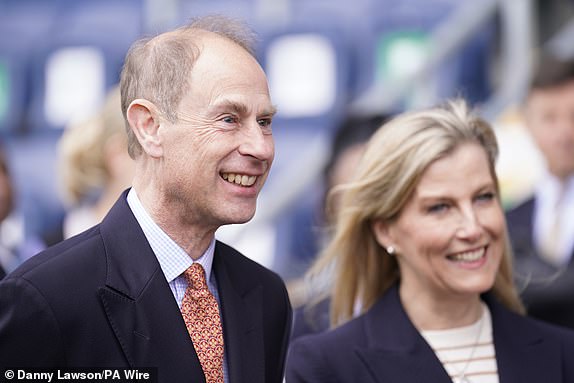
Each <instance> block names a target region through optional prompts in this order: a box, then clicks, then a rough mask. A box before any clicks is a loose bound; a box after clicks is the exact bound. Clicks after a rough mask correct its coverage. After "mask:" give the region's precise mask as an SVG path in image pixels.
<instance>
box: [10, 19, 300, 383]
mask: <svg viewBox="0 0 574 383" xmlns="http://www.w3.org/2000/svg"><path fill="white" fill-rule="evenodd" d="M251 41H252V33H251V32H250V31H249V30H248V29H247V28H245V26H244V25H243V24H240V23H237V22H235V21H233V20H229V19H226V18H221V17H207V18H202V19H198V20H196V21H194V22H193V23H191V24H190V25H188V26H186V27H182V28H180V29H177V30H175V31H170V32H167V33H164V34H161V35H159V36H156V37H154V38H152V39H146V40H141V41H138V42H136V43H135V44H134V45H133V46H132V48H131V49H130V51H129V52H128V55H127V57H126V61H125V64H124V69H123V71H122V76H121V91H122V110H123V112H124V115H125V117H126V121H127V127H128V129H127V132H128V151H129V153H130V156H131V157H132V158H133V159H134V160H135V164H136V171H135V177H134V180H133V188H131V189H129V190H127V191H126V192H125V193H124V194H123V195H121V196H120V198H119V200H118V201H117V203H116V204H115V205H114V206H113V207H112V209H111V210H110V212H109V214H108V215H107V216H106V218H105V219H104V220H103V222H102V223H101V224H100V225H98V226H95V227H94V228H92V229H90V230H88V231H86V232H84V233H82V234H80V235H79V236H76V237H74V238H72V239H70V240H68V241H65V242H63V243H61V244H59V245H56V246H55V247H53V248H50V249H48V250H47V251H45V252H43V253H41V254H39V255H38V256H36V257H34V258H33V259H32V260H31V261H30V262H28V263H26V264H24V265H23V266H22V267H20V268H19V269H18V270H16V271H15V272H14V273H12V274H11V275H10V276H8V277H7V278H6V279H5V280H4V281H3V282H2V284H0V361H2V362H1V363H2V365H1V367H10V366H19V367H23V366H41V367H77V366H82V367H88V366H93V367H122V366H125V367H155V368H157V374H158V378H159V381H160V382H180V381H181V382H182V381H188V382H204V381H205V382H250V383H251V382H262V383H263V382H281V381H282V379H283V366H284V358H285V352H286V348H287V340H288V338H289V331H290V323H291V306H290V304H289V299H288V296H287V293H286V290H285V287H284V284H283V282H282V281H281V279H280V278H279V277H278V276H277V275H276V274H274V273H272V272H270V271H268V270H266V269H264V268H263V267H261V266H259V265H258V264H256V263H254V262H253V261H251V260H249V259H248V258H246V257H244V256H243V255H242V254H240V253H239V252H237V251H236V250H234V249H232V248H231V247H228V246H226V245H225V244H223V243H220V242H218V241H216V240H215V238H214V234H215V231H216V230H217V229H218V228H219V227H220V226H222V225H226V224H237V223H244V222H247V221H249V220H250V219H251V218H252V217H253V215H254V214H255V207H256V202H257V196H258V194H259V192H260V191H261V188H262V187H263V184H264V183H265V179H266V178H267V175H268V173H269V169H270V166H271V163H272V162H273V157H274V144H273V136H272V130H271V120H272V117H273V115H274V113H275V108H274V107H273V105H272V103H271V99H270V96H269V90H268V85H267V79H266V76H265V74H264V72H263V70H262V68H261V67H260V65H259V64H258V63H257V61H256V59H255V58H254V55H253V51H252V47H251V44H252V42H251ZM118 107H119V106H118Z"/></svg>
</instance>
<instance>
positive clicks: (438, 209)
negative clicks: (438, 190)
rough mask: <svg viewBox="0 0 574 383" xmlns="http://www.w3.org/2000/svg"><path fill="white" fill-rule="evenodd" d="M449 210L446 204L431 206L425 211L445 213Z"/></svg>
mask: <svg viewBox="0 0 574 383" xmlns="http://www.w3.org/2000/svg"><path fill="white" fill-rule="evenodd" d="M448 208H449V205H448V204H446V203H437V204H434V205H431V206H429V207H428V208H427V211H428V212H429V213H440V212H443V211H446V210H447V209H448Z"/></svg>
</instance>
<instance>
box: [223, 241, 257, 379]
mask: <svg viewBox="0 0 574 383" xmlns="http://www.w3.org/2000/svg"><path fill="white" fill-rule="evenodd" d="M232 252H233V250H231V249H230V248H229V247H227V246H226V245H224V244H222V243H220V242H217V243H216V247H215V256H214V258H213V270H214V272H215V277H216V280H217V285H218V292H219V297H220V301H221V311H222V312H223V333H224V336H225V350H226V355H227V365H228V369H229V378H230V381H232V382H245V383H263V382H264V381H265V362H264V360H265V354H264V345H263V312H262V308H263V307H262V306H263V304H262V291H261V288H262V287H261V285H253V284H252V283H251V281H250V279H249V276H248V275H240V273H239V271H238V268H237V267H235V265H234V257H236V256H238V255H236V254H233V253H232Z"/></svg>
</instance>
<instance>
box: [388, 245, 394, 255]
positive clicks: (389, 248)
mask: <svg viewBox="0 0 574 383" xmlns="http://www.w3.org/2000/svg"><path fill="white" fill-rule="evenodd" d="M386 250H387V253H389V255H395V251H396V250H395V248H394V247H392V246H387V248H386Z"/></svg>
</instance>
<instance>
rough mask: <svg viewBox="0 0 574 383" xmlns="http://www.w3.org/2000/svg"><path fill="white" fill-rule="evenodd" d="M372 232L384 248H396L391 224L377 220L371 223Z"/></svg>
mask: <svg viewBox="0 0 574 383" xmlns="http://www.w3.org/2000/svg"><path fill="white" fill-rule="evenodd" d="M371 230H372V231H373V234H374V235H375V239H376V240H377V242H378V243H379V245H381V246H382V247H383V248H385V249H386V248H388V247H389V246H392V247H393V248H396V243H395V240H394V238H393V235H392V230H391V228H390V227H389V224H388V223H386V222H384V221H383V220H381V219H378V220H375V221H373V222H372V223H371Z"/></svg>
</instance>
